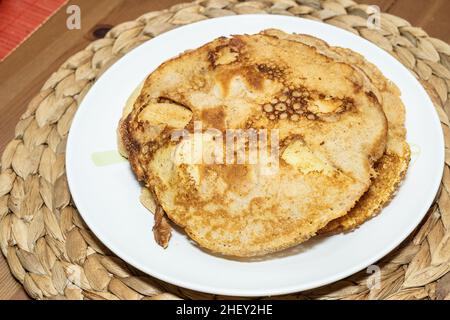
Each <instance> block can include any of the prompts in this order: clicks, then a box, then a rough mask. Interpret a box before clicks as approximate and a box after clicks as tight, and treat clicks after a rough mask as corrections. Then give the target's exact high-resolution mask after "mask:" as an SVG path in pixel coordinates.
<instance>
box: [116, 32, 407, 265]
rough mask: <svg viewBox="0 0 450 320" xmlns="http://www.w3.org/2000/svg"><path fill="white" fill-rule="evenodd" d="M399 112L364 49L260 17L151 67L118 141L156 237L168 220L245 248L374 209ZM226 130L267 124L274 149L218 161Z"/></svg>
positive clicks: (398, 164) (215, 246)
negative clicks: (251, 27)
mask: <svg viewBox="0 0 450 320" xmlns="http://www.w3.org/2000/svg"><path fill="white" fill-rule="evenodd" d="M404 120H405V108H404V106H403V104H402V102H401V99H400V92H399V90H398V89H397V87H396V86H395V85H394V84H393V83H391V82H390V81H389V80H388V79H386V78H385V77H384V76H383V75H382V73H381V72H380V71H379V70H378V69H377V67H376V66H374V65H373V64H371V63H369V62H368V61H366V60H365V59H364V57H362V56H361V55H359V54H357V53H355V52H353V51H351V50H349V49H343V48H338V47H331V46H329V45H328V44H327V43H325V42H324V41H322V40H320V39H317V38H314V37H311V36H306V35H292V34H286V33H284V32H282V31H280V30H274V29H270V30H265V31H263V32H261V33H259V34H256V35H236V36H233V37H231V38H225V37H221V38H218V39H216V40H214V41H212V42H210V43H208V44H206V45H204V46H202V47H201V48H198V49H196V50H192V51H188V52H185V53H183V54H181V55H180V56H178V57H176V58H174V59H171V60H169V61H167V62H165V63H164V64H162V65H161V66H160V67H158V68H157V69H156V70H155V71H154V72H153V73H151V74H150V75H149V76H148V78H147V79H146V80H145V82H144V83H143V84H142V85H141V86H140V87H139V88H138V89H137V90H136V91H135V92H134V93H133V95H132V96H131V97H130V99H129V100H128V102H127V105H126V107H125V109H124V114H123V117H122V119H121V121H120V124H119V129H118V136H119V149H120V151H121V153H122V154H123V155H124V156H126V157H127V158H128V159H129V162H130V164H131V167H132V169H133V171H134V173H135V174H136V177H137V179H138V180H139V181H141V182H142V183H143V185H144V187H145V188H144V191H143V194H142V197H141V200H142V202H143V204H144V205H145V206H146V207H147V208H149V209H150V210H151V211H152V212H155V226H154V234H155V239H156V241H157V242H158V243H159V244H160V245H162V246H164V247H166V246H167V244H168V242H169V239H170V223H175V224H176V225H178V226H180V227H181V228H183V229H184V231H185V232H186V233H187V235H188V236H189V237H190V238H192V239H193V240H194V241H195V242H196V243H197V244H198V245H199V246H201V247H203V248H205V249H207V250H210V251H211V252H214V253H217V254H223V255H227V256H238V257H250V256H259V255H264V254H268V253H272V252H276V251H280V250H283V249H286V248H289V247H292V246H295V245H297V244H299V243H302V242H304V241H306V240H308V239H310V238H312V237H314V236H315V235H317V234H332V233H336V232H345V231H350V230H353V229H354V228H356V227H358V226H359V225H361V224H362V223H364V222H365V221H367V220H368V219H369V218H371V217H373V216H374V215H376V214H377V213H379V212H380V211H381V209H382V208H383V206H384V205H386V204H387V203H388V202H389V201H390V200H391V198H392V197H393V195H394V193H395V192H396V190H397V188H398V186H399V184H400V182H401V181H402V179H403V177H404V176H405V173H406V170H407V168H408V164H409V160H410V150H409V146H408V144H407V143H406V130H405V126H404ZM198 123H200V124H201V127H200V132H201V133H202V135H201V136H200V140H201V143H202V146H203V148H200V149H198V148H195V143H196V141H198V136H196V131H195V130H197V129H198V126H197V125H196V124H198ZM230 130H231V131H233V132H252V130H254V132H263V131H264V130H265V132H268V137H269V139H270V137H272V136H271V133H273V132H276V136H277V145H276V147H277V152H276V153H274V154H275V157H276V158H275V159H274V158H273V157H274V156H273V154H270V156H269V160H270V161H269V162H265V163H262V161H256V162H250V161H243V162H242V161H241V162H238V161H237V159H235V160H236V161H235V162H233V161H225V159H224V158H225V155H226V154H227V152H228V150H225V149H223V150H221V151H223V152H216V151H217V150H218V149H217V146H218V144H217V141H218V140H219V139H218V138H219V137H226V136H227V134H228V132H229V131H230ZM239 130H241V131H239ZM174 132H176V133H178V134H175V135H174ZM180 133H182V134H180ZM174 137H177V138H174ZM242 139H243V143H242V144H241V145H240V147H241V149H242V150H241V151H244V152H245V154H246V155H247V156H248V157H247V158H246V159H248V158H250V157H249V155H250V154H251V152H252V150H253V149H252V148H251V147H250V143H249V138H248V135H247V136H245V135H244V138H242ZM246 139H247V140H246ZM271 141H272V140H271ZM271 141H269V142H268V143H267V146H269V148H272V147H274V145H275V143H274V142H273V141H272V142H271ZM236 143H237V142H236ZM233 146H234V145H233ZM258 146H260V147H261V142H259V144H258ZM221 147H223V148H225V144H223V146H221ZM219 149H220V148H219ZM237 149H238V148H236V149H235V150H233V152H236V150H237ZM192 150H194V151H192ZM213 150H214V152H213ZM219 151H220V150H219ZM259 152H261V150H259ZM191 153H193V154H191ZM258 154H260V153H258ZM211 157H212V158H213V159H214V160H215V161H192V159H194V158H195V159H197V160H198V159H201V160H204V159H206V158H208V159H209V160H211ZM188 158H189V159H190V160H191V161H180V159H182V160H183V159H184V160H186V159H188ZM232 158H233V157H232ZM236 158H238V157H237V156H236ZM227 160H228V158H227ZM275 165H276V166H275ZM268 167H270V168H271V170H267V168H268Z"/></svg>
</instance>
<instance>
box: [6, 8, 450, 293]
mask: <svg viewBox="0 0 450 320" xmlns="http://www.w3.org/2000/svg"><path fill="white" fill-rule="evenodd" d="M246 13H269V14H283V15H291V16H299V17H303V18H308V19H314V20H319V21H324V22H326V23H330V24H333V25H335V26H338V27H340V28H344V29H346V30H348V31H350V32H353V33H355V34H358V35H360V36H362V37H364V38H366V39H368V40H369V41H372V42H373V43H375V44H376V45H378V46H379V47H381V48H383V49H385V50H386V51H388V52H389V53H391V54H392V55H393V56H394V57H396V58H397V59H398V60H400V61H401V62H402V63H403V64H404V65H405V66H406V67H407V68H409V69H410V70H411V72H412V73H413V74H414V75H415V76H416V77H417V78H418V79H419V80H420V81H421V83H422V84H423V85H424V87H425V88H426V89H427V91H428V93H429V94H430V96H431V98H432V100H433V102H434V104H435V107H436V110H437V112H438V114H439V116H440V119H441V123H442V127H443V130H444V134H445V145H446V150H445V151H446V156H447V160H446V167H445V172H444V178H443V181H442V186H441V190H440V194H439V195H438V196H437V198H436V201H435V203H434V204H433V206H432V207H431V208H430V210H429V213H428V215H427V217H426V218H425V219H424V221H423V223H422V224H421V226H420V227H419V228H418V229H417V230H416V231H415V232H414V233H413V234H412V235H411V236H410V237H409V238H408V239H407V240H406V241H405V242H404V243H403V244H402V245H401V246H400V247H399V248H397V249H396V250H395V251H394V252H392V253H391V254H389V255H388V256H387V257H385V258H384V259H382V260H381V261H379V262H378V263H377V266H378V267H379V268H380V271H381V273H377V274H378V275H381V282H380V283H379V285H376V282H374V281H373V280H374V279H373V275H371V274H370V273H368V272H367V271H366V270H363V271H361V272H359V273H357V274H355V275H353V276H351V277H349V278H347V279H345V280H342V281H339V282H336V283H334V284H332V285H328V286H325V287H323V288H319V289H315V290H311V291H307V292H302V293H298V294H291V295H288V296H284V297H283V298H294V299H314V298H319V299H444V298H447V299H449V298H450V272H449V271H450V196H449V192H450V171H449V165H450V149H449V148H450V129H449V120H448V113H449V112H450V102H449V101H450V99H448V98H449V91H450V71H449V70H450V46H449V45H447V44H446V43H444V42H443V41H440V40H438V39H434V38H430V37H429V36H428V35H427V34H426V33H425V32H424V31H423V30H422V29H419V28H415V27H413V26H411V25H410V24H409V23H408V22H407V21H405V20H403V19H401V18H399V17H396V16H392V15H389V14H381V29H380V30H373V29H370V28H368V27H367V6H365V5H359V4H357V3H355V2H353V1H351V0H327V1H321V0H296V1H294V0H263V1H237V0H206V1H200V0H198V1H195V2H191V3H184V4H180V5H176V6H173V7H172V8H170V9H167V10H164V11H158V12H150V13H147V14H144V15H143V16H141V17H139V18H137V19H136V20H134V21H129V22H125V23H123V24H120V25H118V26H116V27H115V28H113V29H112V30H111V31H110V32H108V34H107V35H106V36H105V38H103V39H100V40H97V41H94V42H92V43H91V44H90V45H89V46H88V47H87V48H85V49H84V50H82V51H80V52H78V53H76V54H75V55H73V56H72V57H71V58H69V59H68V60H67V61H66V62H65V63H64V64H63V65H62V66H61V67H60V68H59V69H58V70H57V71H56V72H55V73H54V74H53V75H52V76H51V77H50V79H48V81H47V82H46V83H45V84H44V86H43V87H42V89H41V90H40V92H39V94H38V95H37V96H36V97H34V98H33V99H32V101H31V102H30V104H29V106H28V109H27V111H26V112H25V113H24V114H23V115H22V117H21V119H20V121H19V123H18V124H17V126H16V130H15V139H14V140H12V141H11V142H10V143H9V144H8V145H7V147H6V149H5V151H4V153H3V156H2V158H1V174H0V247H1V250H2V252H3V254H4V255H5V257H6V259H7V261H8V264H9V267H10V269H11V272H12V273H13V275H14V276H15V277H16V278H17V279H18V280H19V281H20V282H21V283H22V284H23V286H24V287H25V290H26V291H27V292H28V294H29V295H30V296H31V297H33V298H36V299H64V298H67V299H86V298H87V299H167V298H175V297H181V298H206V299H210V298H223V297H217V296H212V295H208V294H203V293H198V292H193V291H190V290H186V289H183V288H177V287H174V286H172V285H169V284H166V283H163V282H161V281H158V280H156V279H153V278H151V277H149V276H147V275H145V274H143V273H141V272H139V271H138V270H136V269H135V268H133V267H131V266H129V265H127V264H126V263H125V262H123V261H122V260H120V259H119V258H117V257H115V256H114V255H113V254H112V253H111V252H110V251H109V250H108V249H107V248H105V246H104V245H102V244H101V243H100V242H99V241H98V240H97V239H96V238H95V236H94V235H93V234H92V232H91V231H90V230H89V229H88V227H87V226H86V224H85V223H84V222H83V220H82V219H81V217H80V215H79V213H78V212H77V210H76V208H75V206H74V204H73V202H72V201H71V196H70V193H69V189H68V186H67V179H66V175H65V168H64V163H65V145H66V139H67V133H68V131H69V128H70V123H71V120H72V117H73V115H74V113H75V111H76V110H77V107H78V105H79V104H80V102H81V100H82V99H83V97H84V96H85V94H86V93H87V92H88V91H89V88H90V87H91V86H92V84H93V83H94V82H95V80H96V79H97V78H98V77H99V75H100V74H101V73H102V72H103V71H104V70H106V69H107V68H108V66H110V65H111V64H112V63H113V62H114V61H116V60H117V59H118V58H120V57H121V56H122V55H124V54H125V53H126V52H128V51H130V50H131V49H132V48H134V47H136V46H137V45H139V44H141V43H143V42H145V41H147V40H148V39H151V38H153V37H155V36H157V35H158V34H161V33H163V32H165V31H167V30H170V29H173V28H175V27H178V26H181V25H185V24H189V23H192V22H195V21H199V20H203V19H208V18H213V17H218V16H225V15H233V14H246ZM417 192H420V186H417ZM374 270H376V268H375V269H374ZM262 281H263V280H262ZM371 284H375V285H371Z"/></svg>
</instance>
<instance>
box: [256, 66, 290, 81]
mask: <svg viewBox="0 0 450 320" xmlns="http://www.w3.org/2000/svg"><path fill="white" fill-rule="evenodd" d="M256 68H257V69H258V71H259V72H260V73H262V74H264V75H265V76H266V77H267V78H269V79H270V80H281V79H282V78H283V77H284V75H285V73H284V70H283V68H281V67H280V66H277V65H271V64H266V63H261V64H257V65H256Z"/></svg>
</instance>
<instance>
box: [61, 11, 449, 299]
mask: <svg viewBox="0 0 450 320" xmlns="http://www.w3.org/2000/svg"><path fill="white" fill-rule="evenodd" d="M267 28H278V29H281V30H284V31H286V32H291V33H292V32H296V33H305V34H310V35H313V36H316V37H319V38H321V39H324V40H325V41H327V42H328V43H330V44H331V45H337V46H341V47H346V48H350V49H352V50H354V51H356V52H359V53H361V54H362V55H364V56H365V57H366V59H368V60H369V61H371V62H373V63H374V64H376V65H377V66H378V67H379V68H380V69H381V71H382V72H383V73H384V74H385V76H386V77H387V78H389V79H391V80H392V81H393V82H395V83H396V84H397V86H398V87H399V88H400V90H401V92H402V100H403V102H404V104H405V105H406V109H407V117H406V127H407V130H408V142H409V143H410V144H411V146H412V150H413V159H412V162H411V164H410V167H409V170H408V173H407V177H406V179H405V181H404V183H403V185H402V186H401V188H400V190H399V192H398V194H397V196H396V197H395V198H394V199H393V201H392V202H391V203H390V204H389V206H388V207H386V208H385V209H384V210H383V211H382V213H381V214H380V215H379V216H377V217H376V218H374V219H372V220H370V221H369V222H367V223H365V224H364V225H363V226H361V227H360V228H359V229H357V230H356V231H354V232H351V233H348V234H345V235H344V234H340V235H336V236H332V237H328V238H324V239H321V240H312V241H309V242H307V243H305V244H303V245H301V246H299V247H298V248H295V249H293V250H291V251H290V252H288V253H286V254H284V255H276V256H272V257H269V258H266V259H264V260H261V261H253V262H248V261H245V262H244V261H235V260H229V259H224V258H219V257H216V256H213V255H210V254H208V253H206V252H204V251H202V250H200V249H199V248H198V247H196V246H195V245H194V244H193V243H192V242H191V241H189V240H188V238H187V237H186V236H185V235H184V234H182V233H179V232H174V235H173V237H172V239H171V241H170V245H169V248H168V249H167V250H164V249H162V248H161V247H159V246H158V245H157V244H156V243H155V241H154V240H153V234H152V226H153V215H152V214H150V213H149V212H148V211H147V210H146V209H145V208H144V207H143V206H142V205H141V204H140V202H139V194H140V186H139V184H138V182H137V181H136V178H135V177H134V175H133V173H132V171H131V170H130V167H129V164H128V162H126V161H118V163H115V164H110V165H107V164H108V163H103V164H102V163H100V162H101V161H100V162H99V161H98V160H99V159H98V158H99V157H100V158H101V157H102V156H103V157H106V158H107V159H106V162H108V161H110V160H111V157H113V158H114V155H115V154H116V151H115V150H117V145H116V140H117V138H116V127H117V123H118V121H119V119H120V117H121V113H122V108H123V106H124V104H125V101H126V100H127V98H128V97H129V96H130V94H131V92H132V91H133V89H134V88H136V87H137V86H138V85H139V83H140V82H141V81H142V80H143V79H144V78H145V77H146V76H147V75H148V74H149V73H150V72H152V71H153V70H154V69H156V68H157V67H158V65H160V64H161V63H162V62H164V61H165V60H167V59H169V58H171V57H173V56H176V55H178V54H179V53H181V52H183V51H184V50H186V49H193V48H197V47H199V46H201V45H203V44H205V43H207V42H208V41H211V40H213V39H215V38H217V37H219V36H228V35H230V34H243V33H247V34H253V33H257V32H259V31H261V30H264V29H267ZM443 141H444V140H443V135H442V131H441V126H440V122H439V119H438V116H437V114H436V113H435V111H434V107H433V105H432V103H431V101H430V99H429V98H428V96H427V94H426V92H425V90H424V89H423V88H422V86H421V85H420V84H419V82H417V81H416V79H415V78H414V77H413V76H412V75H411V74H410V72H409V71H408V70H407V69H406V68H404V67H403V66H402V65H401V64H400V63H399V62H397V60H395V59H394V58H393V57H391V56H390V55H389V54H388V53H386V52H385V51H383V50H381V49H379V48H378V47H376V46H375V45H373V44H371V43H369V42H368V41H366V40H364V39H362V38H360V37H357V36H355V35H353V34H351V33H349V32H346V31H343V30H341V29H338V28H335V27H332V26H330V25H327V24H322V23H318V22H314V21H310V20H303V19H299V18H293V17H285V16H275V15H242V16H233V17H224V18H217V19H211V20H206V21H202V22H199V23H195V24H191V25H188V26H184V27H181V28H179V29H176V30H173V31H170V32H167V33H165V34H163V35H161V36H158V37H156V38H155V39H152V40H150V41H148V42H146V43H144V44H143V45H141V46H140V47H138V48H136V49H135V50H133V51H132V52H130V53H129V54H127V55H126V56H125V57H123V58H122V59H120V61H118V62H117V63H116V64H114V65H113V66H112V67H111V68H109V70H108V71H107V72H106V73H105V74H103V76H102V77H101V78H100V79H99V80H98V81H97V82H96V83H95V85H94V86H93V87H92V89H91V90H90V91H89V93H88V94H87V96H86V97H85V99H84V100H83V103H82V104H81V106H80V108H79V110H78V112H77V114H76V116H75V119H74V121H73V124H72V128H71V130H70V134H69V140H68V144H67V175H68V181H69V185H70V190H71V192H72V196H73V199H74V201H75V203H76V205H77V207H78V210H79V211H80V213H81V215H82V216H83V218H84V219H85V221H86V223H87V224H88V225H89V227H90V228H91V229H92V231H93V232H94V233H95V234H96V235H97V236H98V238H99V239H100V240H101V241H102V242H103V243H104V244H105V245H106V246H108V247H109V248H110V249H111V250H112V251H113V252H115V253H116V254H117V255H118V256H119V257H121V258H122V259H123V260H125V261H127V262H128V263H130V264H131V265H133V266H135V267H136V268H138V269H140V270H142V271H144V272H146V273H148V274H150V275H152V276H154V277H156V278H159V279H161V280H164V281H167V282H170V283H172V284H175V285H179V286H182V287H185V288H190V289H193V290H198V291H203V292H208V293H215V294H225V295H234V296H263V295H277V294H285V293H291V292H297V291H301V290H306V289H311V288H315V287H319V286H322V285H325V284H328V283H331V282H334V281H337V280H339V279H342V278H344V277H346V276H349V275H351V274H353V273H355V272H357V271H359V270H362V269H364V268H366V267H367V266H369V265H371V264H372V263H375V262H376V261H377V260H379V259H380V258H381V257H383V256H384V255H386V254H387V253H388V252H390V251H391V250H393V249H394V248H395V247H396V246H397V245H399V244H400V243H401V241H402V240H404V239H405V238H406V237H407V236H408V235H409V234H410V233H411V232H412V231H413V229H414V228H415V227H416V226H417V225H418V224H419V222H420V221H421V220H422V218H423V217H424V215H425V213H426V211H427V209H428V208H429V207H430V205H431V203H432V201H433V199H434V197H435V195H436V192H437V190H438V186H439V183H440V180H441V177H442V172H443V164H444V142H443ZM102 152H105V153H102ZM93 157H94V158H96V159H97V162H95V161H93ZM100 160H102V159H100ZM103 160H105V159H103Z"/></svg>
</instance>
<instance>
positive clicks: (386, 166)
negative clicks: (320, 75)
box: [264, 29, 410, 233]
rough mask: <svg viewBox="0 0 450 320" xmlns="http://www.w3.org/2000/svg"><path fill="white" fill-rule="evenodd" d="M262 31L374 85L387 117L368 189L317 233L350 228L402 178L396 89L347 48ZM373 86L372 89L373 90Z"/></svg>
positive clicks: (406, 156)
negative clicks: (300, 46)
mask: <svg viewBox="0 0 450 320" xmlns="http://www.w3.org/2000/svg"><path fill="white" fill-rule="evenodd" d="M264 33H265V34H267V35H271V36H274V37H277V38H281V39H288V40H292V41H297V42H301V43H303V44H306V45H309V46H311V47H314V48H316V50H318V51H319V52H320V53H322V54H324V55H326V56H328V57H329V58H331V59H334V60H335V61H341V62H345V63H348V64H350V65H352V66H353V67H354V68H358V69H359V70H361V71H362V72H363V73H364V74H365V75H366V76H367V78H368V79H369V80H370V82H371V83H372V84H373V86H375V87H376V88H377V91H378V97H377V98H378V99H379V101H380V102H381V105H382V108H383V111H384V113H385V114H386V118H387V120H388V139H387V148H386V152H385V154H384V155H383V156H382V157H381V158H380V159H379V160H378V162H377V163H376V165H375V172H376V174H375V175H374V177H373V179H372V184H371V186H370V188H369V190H368V191H367V192H366V193H365V194H364V195H363V196H362V197H361V199H360V200H359V201H358V202H357V204H356V206H355V207H354V208H353V209H352V210H350V211H349V213H348V214H346V215H345V216H342V217H340V218H338V219H336V220H333V221H331V222H330V223H328V224H327V226H326V227H324V228H323V229H321V230H320V231H319V233H331V232H339V231H349V230H352V229H354V228H356V227H358V226H359V225H361V224H362V223H364V222H365V221H367V220H368V219H370V218H371V217H373V216H375V215H376V214H377V213H379V212H380V211H381V209H382V208H383V207H384V206H385V205H386V204H387V203H388V202H389V201H390V200H391V198H392V197H393V196H394V194H395V192H396V190H397V188H398V186H399V185H400V183H401V181H402V180H403V178H404V176H405V174H406V170H407V169H408V164H409V161H410V149H409V145H408V144H407V142H406V129H405V125H404V123H405V107H404V105H403V103H402V101H401V99H400V91H399V90H398V88H397V87H396V86H395V85H394V84H393V83H392V82H391V81H389V80H388V79H386V78H385V77H384V76H383V74H382V73H381V72H380V71H379V69H378V68H377V67H376V66H375V65H373V64H371V63H370V62H368V61H367V60H365V59H364V57H363V56H361V55H359V54H357V53H355V52H353V51H352V50H349V49H344V48H339V47H330V46H329V45H328V44H327V43H326V42H324V41H322V40H320V39H317V38H315V37H312V36H309V35H289V34H286V33H284V32H282V31H279V30H275V29H273V30H266V31H264ZM377 91H375V90H374V92H377Z"/></svg>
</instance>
